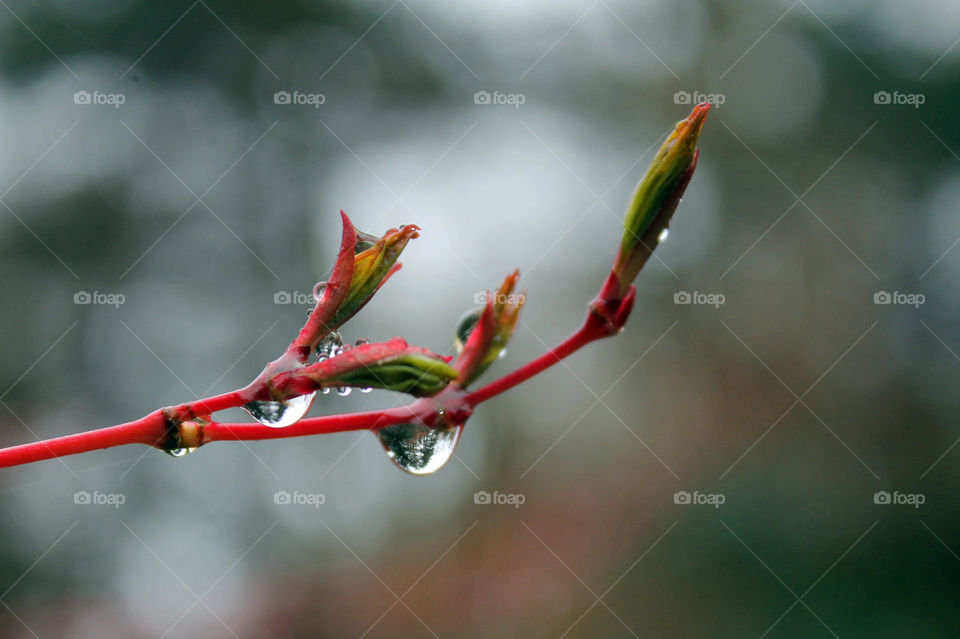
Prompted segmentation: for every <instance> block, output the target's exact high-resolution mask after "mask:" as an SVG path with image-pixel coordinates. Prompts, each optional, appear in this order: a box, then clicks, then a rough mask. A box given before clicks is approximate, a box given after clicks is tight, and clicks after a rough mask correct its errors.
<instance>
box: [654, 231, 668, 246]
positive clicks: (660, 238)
mask: <svg viewBox="0 0 960 639" xmlns="http://www.w3.org/2000/svg"><path fill="white" fill-rule="evenodd" d="M668 237H670V229H663V230H662V231H660V235H658V236H657V242H658V243H659V242H663V241H665V240H666V239H667V238H668Z"/></svg>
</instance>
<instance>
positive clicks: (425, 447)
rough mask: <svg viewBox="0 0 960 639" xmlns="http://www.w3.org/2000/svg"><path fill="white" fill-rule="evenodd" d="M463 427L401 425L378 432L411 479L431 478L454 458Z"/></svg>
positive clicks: (382, 442) (388, 452) (395, 462)
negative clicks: (411, 476)
mask: <svg viewBox="0 0 960 639" xmlns="http://www.w3.org/2000/svg"><path fill="white" fill-rule="evenodd" d="M462 432H463V425H462V424H455V425H452V426H442V427H439V428H430V427H429V426H426V425H425V424H421V423H411V424H397V425H396V426H388V427H387V428H381V429H380V430H379V431H377V437H378V438H379V439H380V443H381V444H383V448H384V449H385V450H386V451H387V456H388V457H390V459H391V460H393V463H394V464H396V465H397V466H399V467H400V468H401V469H403V470H405V471H407V472H408V473H410V474H411V475H429V474H430V473H434V472H436V471H437V470H439V469H440V468H441V467H442V466H443V465H444V464H446V463H447V462H448V461H450V458H451V457H453V452H454V450H456V448H457V442H458V441H460V433H462Z"/></svg>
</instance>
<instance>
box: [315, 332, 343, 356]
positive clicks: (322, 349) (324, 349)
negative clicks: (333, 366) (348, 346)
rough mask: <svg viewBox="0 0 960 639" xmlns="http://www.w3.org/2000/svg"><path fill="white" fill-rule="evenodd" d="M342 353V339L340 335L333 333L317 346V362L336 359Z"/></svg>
mask: <svg viewBox="0 0 960 639" xmlns="http://www.w3.org/2000/svg"><path fill="white" fill-rule="evenodd" d="M342 352H343V338H342V337H340V333H338V332H336V331H333V332H332V333H330V334H329V335H327V336H326V337H324V338H323V339H322V340H320V343H319V344H317V348H316V354H317V361H318V362H322V361H323V360H325V359H330V358H331V357H336V356H337V355H339V354H340V353H342Z"/></svg>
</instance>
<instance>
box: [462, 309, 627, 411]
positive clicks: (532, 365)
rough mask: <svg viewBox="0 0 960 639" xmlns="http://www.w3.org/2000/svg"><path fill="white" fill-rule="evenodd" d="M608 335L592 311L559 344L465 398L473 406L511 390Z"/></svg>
mask: <svg viewBox="0 0 960 639" xmlns="http://www.w3.org/2000/svg"><path fill="white" fill-rule="evenodd" d="M607 335H609V333H608V332H606V330H605V328H604V325H603V323H601V322H599V321H597V320H596V315H594V314H593V313H591V314H590V315H589V316H588V317H587V320H586V321H585V322H584V323H583V326H581V327H580V328H579V329H578V330H577V332H575V333H574V334H573V335H571V336H570V337H568V338H567V339H565V340H563V341H562V342H560V343H559V344H558V345H557V346H555V347H553V348H552V349H550V350H549V351H547V352H546V353H544V354H543V355H541V356H540V357H538V358H536V359H534V360H531V361H530V362H528V363H527V364H524V365H523V366H521V367H520V368H518V369H516V370H515V371H513V372H512V373H508V374H507V375H504V376H503V377H501V378H500V379H497V380H494V381H492V382H490V383H489V384H487V385H486V386H483V387H481V388H478V389H477V390H475V391H471V392H470V393H467V395H466V396H465V397H464V400H465V401H466V402H467V403H468V404H470V405H471V406H476V405H477V404H481V403H483V402H485V401H487V400H488V399H491V398H492V397H496V396H497V395H499V394H500V393H504V392H506V391H508V390H510V389H511V388H513V387H514V386H518V385H519V384H522V383H523V382H525V381H527V380H528V379H530V378H531V377H534V376H536V375H539V374H540V373H542V372H543V371H545V370H546V369H548V368H550V367H551V366H553V365H554V364H556V363H558V362H559V361H561V360H562V359H564V358H565V357H567V356H569V355H571V354H573V353H575V352H576V351H578V350H580V349H581V348H583V347H584V346H586V345H587V344H589V343H590V342H593V341H595V340H598V339H600V338H602V337H606V336H607Z"/></svg>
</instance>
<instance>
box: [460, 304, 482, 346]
mask: <svg viewBox="0 0 960 639" xmlns="http://www.w3.org/2000/svg"><path fill="white" fill-rule="evenodd" d="M482 314H483V309H482V308H475V309H473V310H470V311H467V312H466V313H464V315H463V316H462V317H461V318H460V320H459V321H458V322H457V331H456V336H455V337H456V345H457V353H462V352H463V347H464V346H465V345H466V343H467V340H468V339H469V338H470V333H472V332H473V329H474V327H475V326H476V325H477V322H478V321H480V316H481V315H482Z"/></svg>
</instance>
